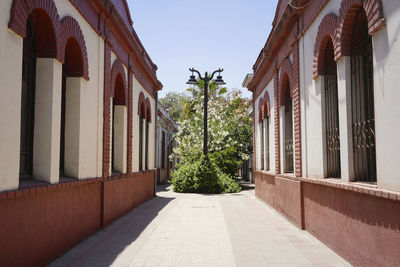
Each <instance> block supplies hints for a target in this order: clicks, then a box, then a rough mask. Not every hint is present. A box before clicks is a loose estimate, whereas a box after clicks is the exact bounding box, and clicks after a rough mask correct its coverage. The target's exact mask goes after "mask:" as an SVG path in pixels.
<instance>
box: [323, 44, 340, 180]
mask: <svg viewBox="0 0 400 267" xmlns="http://www.w3.org/2000/svg"><path fill="white" fill-rule="evenodd" d="M324 60H325V65H324V83H325V125H326V162H327V177H331V178H340V135H339V109H338V85H337V66H336V62H335V60H334V57H333V44H332V42H331V41H329V43H328V46H327V47H326V50H325V58H324Z"/></svg>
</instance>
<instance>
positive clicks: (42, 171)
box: [33, 58, 62, 184]
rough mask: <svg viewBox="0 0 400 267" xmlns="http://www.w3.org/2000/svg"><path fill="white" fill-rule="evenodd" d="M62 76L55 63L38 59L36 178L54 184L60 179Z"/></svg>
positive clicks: (34, 143)
mask: <svg viewBox="0 0 400 267" xmlns="http://www.w3.org/2000/svg"><path fill="white" fill-rule="evenodd" d="M61 76H62V65H61V63H60V62H58V61H57V60H56V59H53V58H38V59H37V63H36V95H35V127H34V141H33V177H34V179H37V180H41V181H46V182H49V183H52V184H53V183H58V181H59V176H60V168H59V166H60V165H59V162H60V120H61Z"/></svg>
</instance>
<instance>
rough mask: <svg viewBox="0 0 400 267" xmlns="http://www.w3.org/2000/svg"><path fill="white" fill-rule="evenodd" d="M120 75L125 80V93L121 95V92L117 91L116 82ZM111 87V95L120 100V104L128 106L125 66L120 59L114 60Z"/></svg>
mask: <svg viewBox="0 0 400 267" xmlns="http://www.w3.org/2000/svg"><path fill="white" fill-rule="evenodd" d="M118 75H120V77H121V78H122V81H123V86H124V90H123V95H120V93H121V92H115V83H116V81H117V77H118ZM109 89H110V90H111V91H110V97H112V98H114V97H115V98H116V100H117V102H118V103H117V104H118V105H125V106H127V104H128V101H127V99H128V90H127V86H126V77H125V68H124V66H123V65H122V64H121V62H120V61H119V60H118V59H116V60H115V61H114V63H113V66H112V69H111V87H110V88H109Z"/></svg>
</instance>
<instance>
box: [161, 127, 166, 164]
mask: <svg viewBox="0 0 400 267" xmlns="http://www.w3.org/2000/svg"><path fill="white" fill-rule="evenodd" d="M161 168H163V169H164V168H165V132H164V131H163V132H162V140H161Z"/></svg>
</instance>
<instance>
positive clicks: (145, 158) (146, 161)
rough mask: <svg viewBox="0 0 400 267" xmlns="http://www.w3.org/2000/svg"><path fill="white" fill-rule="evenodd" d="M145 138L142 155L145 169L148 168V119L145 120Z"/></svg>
mask: <svg viewBox="0 0 400 267" xmlns="http://www.w3.org/2000/svg"><path fill="white" fill-rule="evenodd" d="M145 135H146V136H145V138H146V143H145V154H144V155H145V156H144V164H145V166H144V168H145V169H146V170H148V169H149V162H148V161H149V121H148V120H146V134H145Z"/></svg>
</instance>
